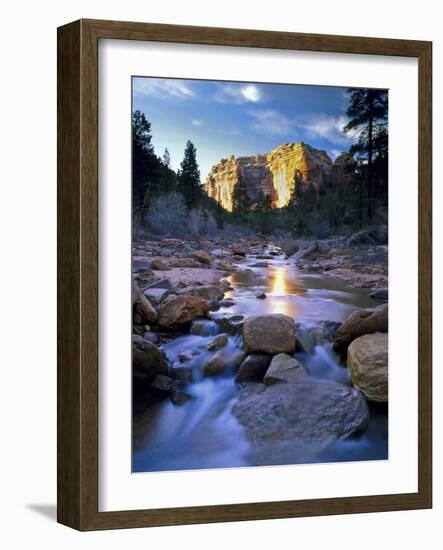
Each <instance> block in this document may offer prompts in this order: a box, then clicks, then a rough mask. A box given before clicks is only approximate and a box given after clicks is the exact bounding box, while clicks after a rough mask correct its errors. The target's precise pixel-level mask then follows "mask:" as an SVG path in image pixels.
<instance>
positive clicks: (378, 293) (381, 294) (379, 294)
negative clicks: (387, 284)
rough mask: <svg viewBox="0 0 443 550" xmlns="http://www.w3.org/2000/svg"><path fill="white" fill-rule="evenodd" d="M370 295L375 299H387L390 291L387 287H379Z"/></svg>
mask: <svg viewBox="0 0 443 550" xmlns="http://www.w3.org/2000/svg"><path fill="white" fill-rule="evenodd" d="M369 296H370V297H371V298H373V299H374V300H383V301H387V300H388V298H389V291H388V289H387V288H377V290H374V292H371V294H370V295H369Z"/></svg>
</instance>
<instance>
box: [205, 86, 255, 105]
mask: <svg viewBox="0 0 443 550" xmlns="http://www.w3.org/2000/svg"><path fill="white" fill-rule="evenodd" d="M214 98H215V100H216V101H218V102H219V103H234V104H237V105H240V104H242V103H258V102H260V101H262V100H263V94H262V92H261V91H260V88H258V86H255V84H243V85H241V84H224V85H222V86H219V88H218V89H217V91H216V93H215V96H214Z"/></svg>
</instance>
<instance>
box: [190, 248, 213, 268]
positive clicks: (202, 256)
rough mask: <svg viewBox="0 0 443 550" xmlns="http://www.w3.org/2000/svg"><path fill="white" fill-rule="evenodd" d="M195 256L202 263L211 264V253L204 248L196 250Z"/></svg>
mask: <svg viewBox="0 0 443 550" xmlns="http://www.w3.org/2000/svg"><path fill="white" fill-rule="evenodd" d="M194 258H195V259H196V260H197V261H198V262H200V263H201V264H206V265H209V264H210V263H211V255H210V254H209V252H205V251H204V250H196V251H195V252H194Z"/></svg>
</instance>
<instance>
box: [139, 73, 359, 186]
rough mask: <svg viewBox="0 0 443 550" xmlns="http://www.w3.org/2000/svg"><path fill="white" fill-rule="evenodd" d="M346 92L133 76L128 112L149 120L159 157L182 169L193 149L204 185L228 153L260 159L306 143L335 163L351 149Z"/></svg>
mask: <svg viewBox="0 0 443 550" xmlns="http://www.w3.org/2000/svg"><path fill="white" fill-rule="evenodd" d="M345 91H346V88H339V87H327V86H301V85H293V84H257V83H247V82H221V81H208V80H180V79H169V78H148V77H134V78H133V110H140V111H142V112H144V113H145V115H146V117H147V119H148V120H149V121H150V122H151V130H152V141H153V144H154V147H155V152H156V154H157V155H159V156H162V155H163V151H164V149H165V147H167V148H168V150H169V152H170V155H171V164H172V168H174V169H175V170H176V169H177V168H178V167H179V165H180V162H181V160H182V158H183V151H184V148H185V144H186V141H187V140H188V139H190V140H191V141H192V142H193V143H194V145H195V146H196V148H197V161H198V163H199V165H200V172H201V178H202V181H204V179H205V178H206V175H207V173H208V172H209V170H210V168H211V166H213V165H214V164H216V163H217V162H219V160H220V159H222V158H226V157H227V156H228V155H235V156H236V157H238V156H248V155H256V154H263V153H267V152H269V151H271V150H272V149H274V148H275V147H277V146H278V145H281V144H282V143H288V142H296V141H304V142H306V143H309V144H310V145H312V146H313V147H316V148H318V149H324V150H326V151H327V152H328V154H329V155H330V156H331V158H332V159H334V158H335V157H336V156H337V155H338V154H339V153H340V152H342V151H346V150H348V149H349V145H350V142H349V139H350V138H349V137H348V136H346V135H345V134H343V132H342V128H343V126H344V124H346V121H347V117H346V113H345V111H346V105H347V97H346V95H345Z"/></svg>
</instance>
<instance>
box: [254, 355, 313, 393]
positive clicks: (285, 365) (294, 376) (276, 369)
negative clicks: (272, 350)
mask: <svg viewBox="0 0 443 550" xmlns="http://www.w3.org/2000/svg"><path fill="white" fill-rule="evenodd" d="M307 374H308V373H307V371H306V369H305V368H304V367H303V365H301V364H300V363H299V362H298V361H297V359H294V357H291V356H290V355H287V354H286V353H279V354H278V355H274V357H273V358H272V361H271V364H270V365H269V368H268V370H267V371H266V373H265V375H264V377H263V382H264V383H265V384H266V385H268V386H269V385H271V384H275V383H277V382H283V383H287V384H288V383H292V382H295V381H297V380H298V379H299V378H300V376H306V375H307Z"/></svg>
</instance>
